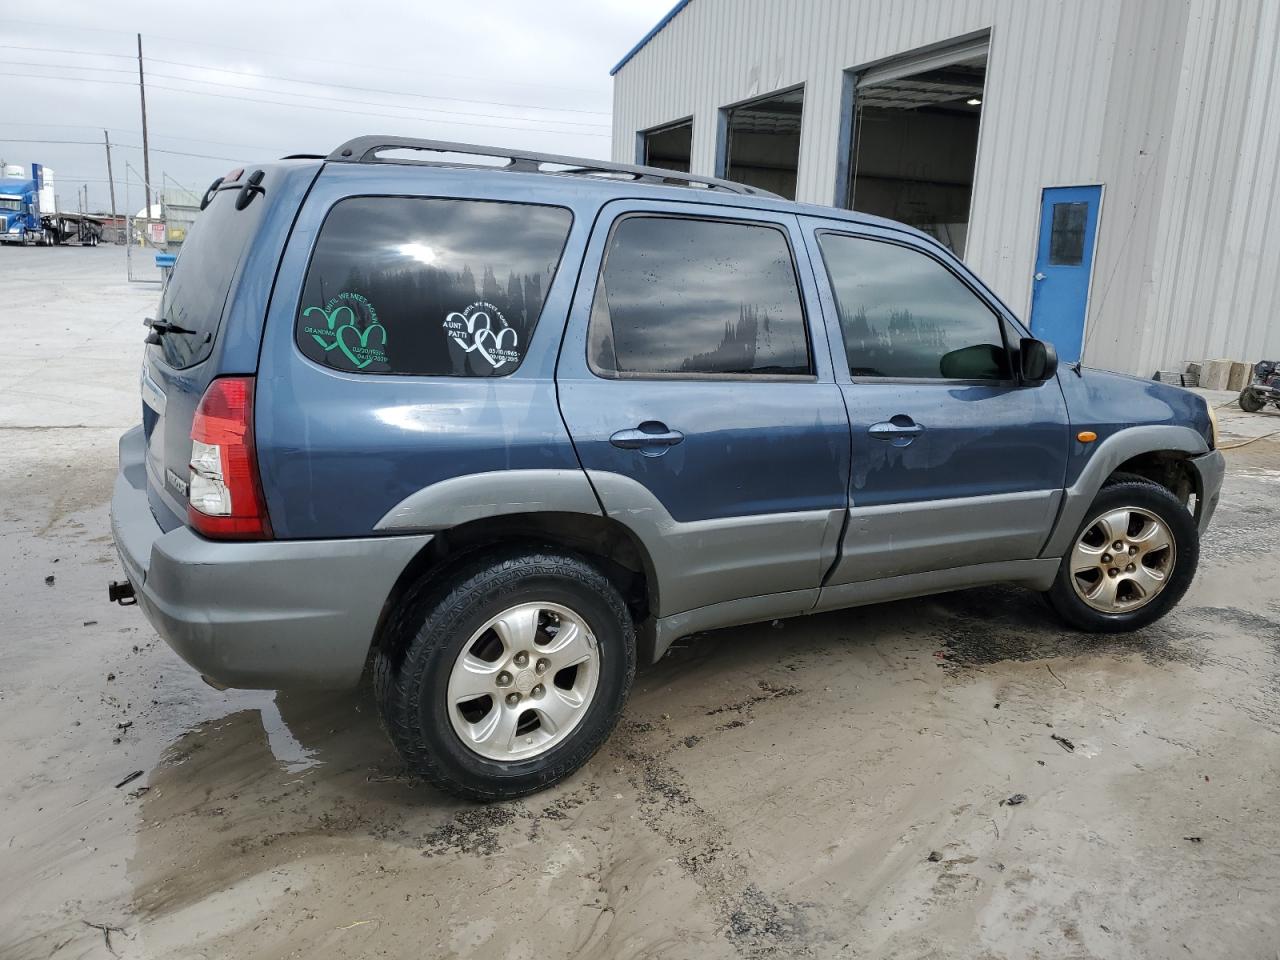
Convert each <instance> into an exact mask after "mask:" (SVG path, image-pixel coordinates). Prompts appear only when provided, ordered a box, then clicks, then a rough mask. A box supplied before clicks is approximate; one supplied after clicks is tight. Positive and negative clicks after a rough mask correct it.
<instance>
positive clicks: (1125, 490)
mask: <svg viewBox="0 0 1280 960" xmlns="http://www.w3.org/2000/svg"><path fill="white" fill-rule="evenodd" d="M1162 544H1163V546H1162ZM1117 545H1119V546H1117ZM1199 558H1200V534H1199V531H1198V530H1197V529H1196V524H1195V519H1194V518H1193V517H1192V516H1191V513H1190V511H1189V510H1187V508H1186V507H1185V506H1183V504H1182V503H1181V502H1180V501H1179V500H1178V498H1177V497H1175V496H1174V495H1173V494H1172V493H1171V492H1170V491H1169V490H1168V489H1167V488H1165V487H1162V486H1160V485H1159V484H1156V483H1152V482H1150V481H1147V480H1136V479H1128V478H1125V479H1123V480H1120V481H1118V482H1112V483H1109V484H1107V485H1106V486H1104V487H1103V488H1102V490H1101V491H1100V492H1099V493H1098V496H1097V498H1096V499H1095V500H1094V501H1093V503H1092V504H1091V505H1090V507H1089V510H1088V512H1087V513H1086V514H1085V519H1084V522H1083V523H1082V524H1081V525H1080V528H1079V529H1078V530H1077V531H1076V533H1075V536H1074V537H1072V540H1071V546H1070V547H1069V548H1068V550H1067V553H1066V555H1065V556H1064V557H1063V558H1062V565H1061V566H1060V567H1059V568H1058V576H1057V578H1056V579H1055V580H1054V582H1053V586H1052V587H1051V588H1050V589H1049V591H1048V592H1047V593H1046V599H1048V601H1049V605H1050V606H1052V607H1053V609H1054V610H1055V611H1056V612H1057V614H1058V616H1060V617H1061V618H1062V619H1063V620H1065V621H1066V622H1067V623H1068V624H1069V625H1070V626H1072V627H1075V628H1076V629H1077V630H1084V631H1087V632H1090V633H1123V632H1126V631H1129V630H1137V629H1140V628H1141V627H1145V626H1147V625H1148V624H1150V623H1154V622H1155V621H1156V620H1159V619H1160V618H1161V617H1163V616H1164V615H1165V614H1166V613H1168V612H1169V610H1171V609H1172V608H1173V606H1174V605H1175V604H1176V603H1177V602H1178V601H1179V600H1181V599H1182V596H1183V594H1185V593H1186V592H1187V588H1188V587H1189V586H1191V580H1192V578H1193V577H1194V576H1195V572H1196V565H1197V563H1198V562H1199Z"/></svg>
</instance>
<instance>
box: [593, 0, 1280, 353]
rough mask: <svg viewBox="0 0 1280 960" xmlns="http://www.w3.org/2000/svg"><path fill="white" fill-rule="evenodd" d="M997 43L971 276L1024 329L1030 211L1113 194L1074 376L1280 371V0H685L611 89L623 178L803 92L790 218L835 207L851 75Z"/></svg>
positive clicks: (708, 166)
mask: <svg viewBox="0 0 1280 960" xmlns="http://www.w3.org/2000/svg"><path fill="white" fill-rule="evenodd" d="M980 31H990V35H991V49H990V53H989V59H988V66H987V88H986V91H985V93H984V97H983V115H982V128H981V136H980V140H979V145H978V159H977V168H976V171H975V180H974V193H973V205H972V218H971V224H970V231H969V239H968V242H967V255H966V259H967V260H968V261H969V262H970V264H971V265H972V266H973V267H974V268H975V269H976V270H977V271H978V272H979V273H980V274H981V275H982V276H983V277H984V279H986V280H987V281H988V282H989V283H990V284H991V285H992V286H993V287H994V289H995V290H996V291H997V292H998V293H999V294H1000V295H1001V296H1002V297H1003V298H1004V299H1005V300H1006V301H1007V302H1008V303H1009V304H1010V306H1012V307H1013V308H1014V310H1015V311H1017V312H1019V313H1021V314H1022V315H1023V316H1024V317H1026V316H1028V315H1029V312H1030V294H1031V282H1032V281H1031V275H1032V273H1033V270H1034V262H1035V253H1036V250H1035V248H1036V233H1037V227H1038V223H1039V207H1040V192H1041V190H1042V189H1043V188H1044V187H1046V186H1061V185H1072V184H1089V183H1101V184H1103V185H1104V186H1105V193H1104V201H1103V210H1102V215H1101V218H1100V221H1099V235H1098V242H1097V247H1096V252H1095V261H1094V279H1093V288H1092V292H1091V297H1090V305H1089V317H1088V321H1087V327H1086V340H1085V344H1086V346H1085V350H1086V352H1085V358H1086V360H1087V361H1089V362H1092V363H1097V364H1100V365H1103V366H1108V367H1112V368H1115V369H1122V370H1130V371H1132V372H1136V373H1143V374H1146V375H1150V373H1151V372H1152V371H1153V370H1155V369H1156V368H1158V367H1167V366H1170V365H1172V364H1173V363H1174V362H1176V361H1179V360H1183V359H1200V358H1202V357H1204V356H1207V355H1210V354H1213V355H1227V354H1231V355H1234V356H1237V357H1247V358H1250V359H1255V358H1257V357H1259V356H1261V355H1262V354H1264V353H1268V352H1269V353H1272V354H1277V355H1280V323H1276V322H1273V321H1272V320H1271V317H1272V314H1273V312H1274V310H1273V305H1274V304H1275V303H1276V301H1277V300H1278V299H1280V241H1278V240H1277V231H1276V230H1274V229H1269V227H1270V224H1271V222H1272V219H1271V218H1272V216H1273V215H1274V214H1280V203H1277V202H1276V194H1277V193H1280V184H1278V183H1277V161H1276V157H1277V155H1278V153H1280V110H1277V109H1276V107H1275V101H1276V99H1277V97H1280V0H1123V2H1120V0H1036V2H1028V0H693V2H692V3H690V4H689V5H688V6H687V7H685V9H684V10H682V11H681V12H680V13H679V14H678V15H677V16H676V17H675V18H674V19H673V20H672V22H671V23H670V24H668V25H667V27H666V28H665V29H664V30H662V31H661V32H660V33H658V34H657V35H656V36H655V37H654V38H653V39H652V40H651V41H650V42H649V43H648V44H647V45H646V46H645V47H644V48H642V49H641V50H640V51H639V52H638V53H637V54H636V55H635V56H634V58H633V59H632V60H631V61H630V62H629V63H627V64H626V66H624V67H623V68H622V69H621V70H620V71H619V73H618V75H617V76H616V77H615V85H614V121H613V122H614V128H613V129H614V139H613V143H614V146H613V149H614V156H615V159H618V160H624V161H632V160H633V159H634V144H635V133H636V131H637V130H641V129H645V128H647V127H651V126H656V125H658V124H661V123H665V122H668V121H670V120H673V119H677V118H680V117H685V116H689V115H692V116H693V117H694V130H693V169H694V170H695V171H696V172H700V173H712V172H714V166H715V150H716V132H717V111H718V108H720V107H722V106H725V105H727V104H731V103H735V102H738V101H741V100H744V99H748V98H750V97H754V96H758V95H761V94H765V93H769V92H770V91H773V90H777V89H780V88H783V87H788V86H792V85H794V84H797V83H803V84H804V85H805V103H804V117H803V125H802V130H801V143H800V169H799V175H798V180H797V188H796V189H797V199H799V200H803V201H809V202H815V203H830V202H831V201H832V198H833V196H834V193H835V187H836V182H835V181H836V170H837V164H838V161H839V158H838V157H837V155H836V154H837V142H838V137H839V132H840V121H841V117H840V106H841V103H840V100H841V91H842V84H843V72H844V71H845V70H847V69H850V68H858V67H863V66H866V65H868V64H871V63H874V62H876V61H880V60H884V59H886V58H889V57H893V56H898V55H901V54H904V53H909V52H911V51H913V50H916V49H918V48H920V47H924V46H928V45H932V44H938V43H942V42H945V41H948V40H953V39H956V38H958V37H963V36H966V35H970V34H973V33H976V32H980Z"/></svg>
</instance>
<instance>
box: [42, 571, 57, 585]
mask: <svg viewBox="0 0 1280 960" xmlns="http://www.w3.org/2000/svg"><path fill="white" fill-rule="evenodd" d="M55 579H56V578H55V577H54V575H53V574H52V573H51V574H49V575H48V576H47V577H45V578H44V585H45V586H46V587H52V586H53V581H54V580H55Z"/></svg>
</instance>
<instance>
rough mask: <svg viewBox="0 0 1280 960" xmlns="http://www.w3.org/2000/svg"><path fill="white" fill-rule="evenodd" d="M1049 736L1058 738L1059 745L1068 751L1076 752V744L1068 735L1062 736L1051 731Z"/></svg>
mask: <svg viewBox="0 0 1280 960" xmlns="http://www.w3.org/2000/svg"><path fill="white" fill-rule="evenodd" d="M1049 736H1050V737H1052V738H1053V739H1054V740H1056V741H1057V742H1058V746H1060V747H1061V748H1062V749H1063V750H1065V751H1067V753H1075V750H1076V745H1075V744H1074V743H1072V742H1071V741H1070V740H1068V739H1067V738H1066V737H1060V736H1058V735H1057V734H1056V733H1051V734H1049Z"/></svg>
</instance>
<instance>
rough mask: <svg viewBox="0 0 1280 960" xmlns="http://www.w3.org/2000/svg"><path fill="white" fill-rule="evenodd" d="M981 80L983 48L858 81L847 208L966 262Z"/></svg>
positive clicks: (888, 69) (905, 65)
mask: <svg viewBox="0 0 1280 960" xmlns="http://www.w3.org/2000/svg"><path fill="white" fill-rule="evenodd" d="M986 72H987V51H986V43H985V41H983V42H982V43H980V44H970V45H967V46H965V47H963V48H958V49H952V50H951V51H950V52H943V53H935V54H932V55H929V56H927V57H921V58H916V59H914V60H913V61H910V62H903V63H899V64H895V65H890V66H888V67H883V68H878V69H875V70H871V71H867V72H865V73H863V74H862V75H860V76H859V77H858V78H857V86H856V93H855V100H854V106H853V116H852V129H851V131H850V134H851V140H852V143H851V152H850V157H849V185H848V197H847V204H846V205H847V206H848V207H850V208H851V209H853V210H859V211H861V212H863V213H872V214H876V215H877V216H881V217H888V218H890V219H892V220H899V221H901V222H903V223H907V224H910V225H911V226H913V227H916V228H917V229H919V230H922V231H924V232H925V233H927V234H929V235H930V236H932V237H935V238H936V239H937V240H938V241H940V242H941V243H943V244H944V245H946V246H947V247H949V248H950V249H951V250H952V251H953V252H954V253H955V254H956V255H957V256H960V257H963V256H964V250H965V240H966V237H967V235H968V232H969V207H970V201H971V199H972V196H973V170H974V163H975V161H976V160H977V156H978V128H979V125H980V123H981V121H982V94H983V87H984V84H985V81H986Z"/></svg>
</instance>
